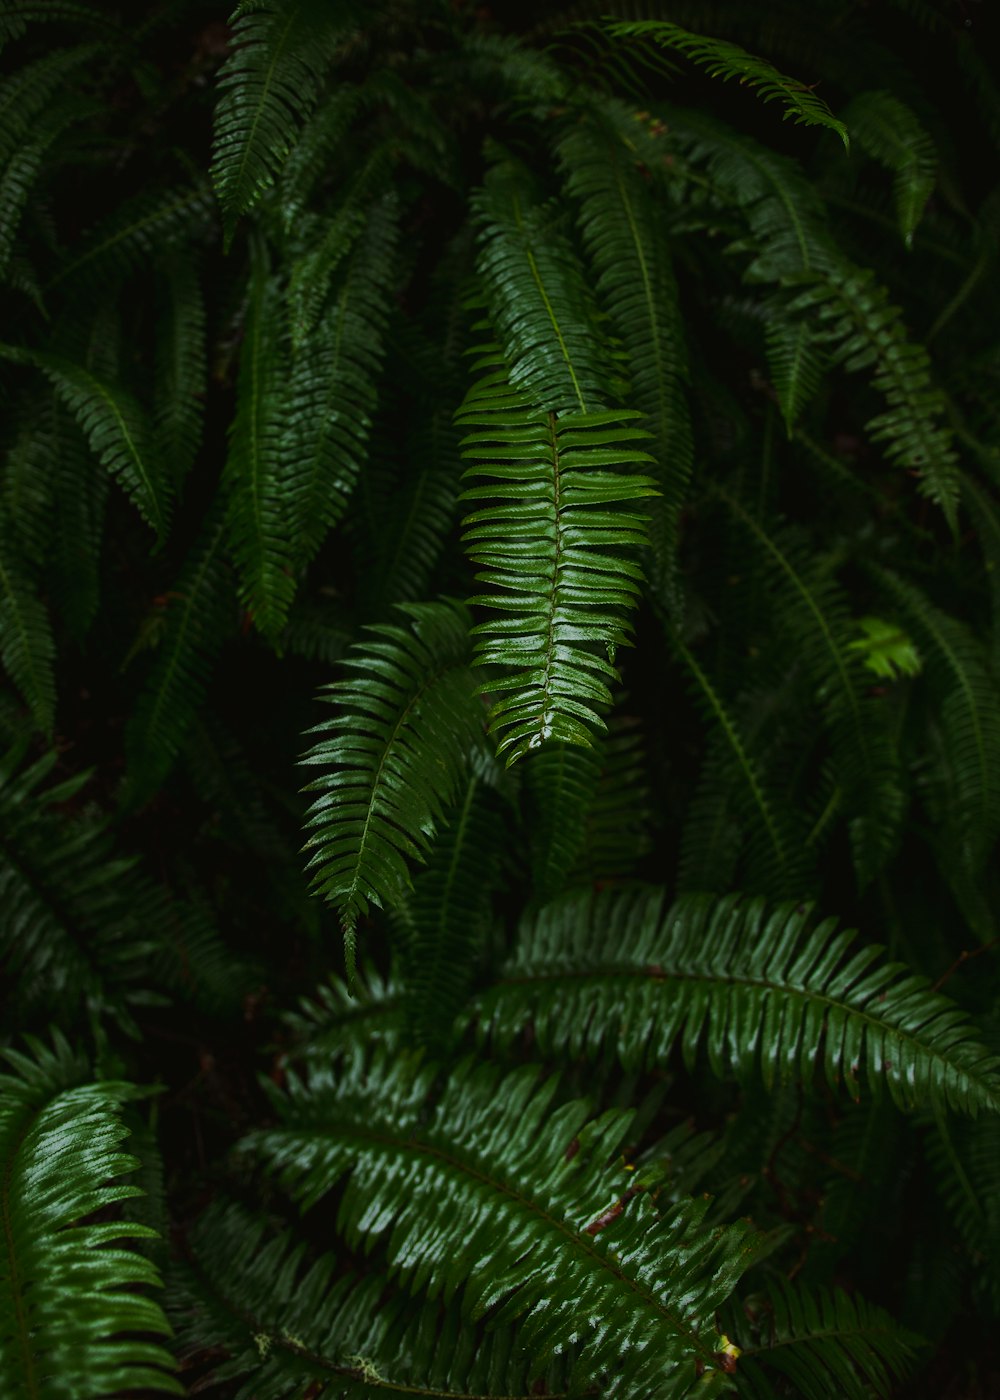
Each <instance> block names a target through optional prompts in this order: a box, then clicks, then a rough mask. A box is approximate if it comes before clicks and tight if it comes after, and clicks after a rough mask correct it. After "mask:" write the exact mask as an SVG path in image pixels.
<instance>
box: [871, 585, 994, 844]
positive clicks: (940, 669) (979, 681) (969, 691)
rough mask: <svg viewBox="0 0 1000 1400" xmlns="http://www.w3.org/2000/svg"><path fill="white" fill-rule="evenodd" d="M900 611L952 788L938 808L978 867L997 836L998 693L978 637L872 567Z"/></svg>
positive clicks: (909, 587) (912, 589)
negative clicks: (919, 657) (921, 669)
mask: <svg viewBox="0 0 1000 1400" xmlns="http://www.w3.org/2000/svg"><path fill="white" fill-rule="evenodd" d="M873 572H874V574H875V577H876V578H877V580H878V581H879V582H880V583H881V584H882V585H883V586H884V587H885V589H886V592H887V593H888V595H889V597H891V598H892V599H893V601H894V602H895V603H896V605H897V606H898V607H899V608H900V609H901V611H902V613H903V615H904V617H905V619H906V623H907V627H908V628H909V629H912V632H913V634H914V636H915V637H916V639H917V641H918V642H920V643H921V650H922V651H923V652H924V655H925V657H926V678H927V682H928V684H929V685H932V686H933V687H934V689H935V691H936V695H935V700H936V703H937V704H939V705H940V706H941V710H940V714H941V722H942V731H943V736H944V743H945V746H946V749H947V752H948V754H949V757H950V763H951V775H952V783H953V785H954V791H953V794H952V798H951V800H950V801H949V802H948V804H947V806H946V810H945V811H944V812H943V813H942V816H943V817H944V818H945V820H946V821H947V823H948V824H949V825H953V826H954V827H955V829H956V830H957V831H958V832H959V833H960V835H961V841H962V845H963V847H964V855H965V859H966V860H967V861H968V862H969V864H970V866H971V867H972V868H981V867H982V864H983V862H984V861H985V860H986V859H987V858H988V856H989V855H990V852H991V850H992V849H993V847H994V846H995V843H996V841H997V837H998V836H1000V699H998V696H997V685H996V681H995V679H994V678H993V676H992V674H991V673H990V670H989V667H988V664H987V661H986V657H985V654H984V652H983V649H982V647H981V646H980V644H979V641H978V639H977V638H976V637H975V636H974V635H973V634H972V632H971V631H970V629H969V628H968V627H967V626H966V624H965V623H963V622H959V621H958V619H957V618H953V617H949V616H948V614H947V613H945V612H943V611H942V610H941V609H940V608H938V607H935V605H934V604H933V603H931V602H930V601H929V599H928V598H926V597H925V596H924V594H923V593H922V592H921V591H920V590H919V589H918V588H917V587H916V586H915V585H914V584H912V583H910V582H908V581H907V580H905V579H903V578H901V577H900V576H899V575H897V574H895V573H892V572H891V571H890V570H888V569H881V568H879V569H877V570H873Z"/></svg>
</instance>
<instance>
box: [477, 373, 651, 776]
mask: <svg viewBox="0 0 1000 1400" xmlns="http://www.w3.org/2000/svg"><path fill="white" fill-rule="evenodd" d="M498 360H499V356H498V355H496V354H495V353H490V351H489V350H488V351H487V354H486V356H485V357H484V360H483V361H480V362H479V367H482V368H489V369H491V370H492V372H491V373H489V374H487V375H486V376H485V377H484V378H482V379H480V380H479V381H478V382H477V383H476V384H474V385H473V387H472V388H471V389H470V390H469V393H468V395H467V396H466V400H465V403H464V404H463V405H462V407H461V409H460V410H459V412H458V415H457V420H458V422H459V423H460V425H461V426H462V427H464V428H471V429H472V430H473V431H471V432H470V433H468V434H467V436H466V437H465V438H464V439H463V442H462V448H463V455H464V456H465V458H466V460H467V461H471V462H473V463H475V465H473V466H470V467H469V468H468V470H467V471H466V473H465V475H466V476H467V477H470V476H471V477H488V478H493V480H492V481H490V483H489V484H488V485H485V486H472V487H470V488H469V489H468V490H467V491H466V492H465V494H464V498H463V499H465V500H469V501H477V502H478V501H487V502H490V503H489V504H487V505H484V506H482V507H481V508H480V509H478V510H475V511H473V513H472V514H471V515H468V516H467V517H466V519H465V522H464V523H465V534H464V536H463V538H464V540H465V543H466V547H467V549H468V553H469V556H470V558H471V559H472V561H473V563H475V564H478V565H480V566H481V567H482V570H483V572H481V573H479V574H477V576H476V577H477V579H479V580H480V581H481V582H482V583H485V584H487V585H488V586H490V587H491V588H492V589H493V590H496V591H491V592H489V593H486V594H484V595H477V596H476V597H474V598H472V599H471V600H470V601H471V602H472V603H480V604H483V605H485V606H486V607H490V608H496V609H500V610H501V611H502V612H504V613H505V614H506V616H504V617H503V618H501V619H498V620H490V621H488V622H484V623H480V624H479V625H478V626H477V627H476V628H475V629H474V631H475V634H476V635H478V636H480V637H481V638H482V640H481V641H479V642H478V643H477V647H476V651H477V662H478V664H481V665H490V666H502V667H504V669H505V670H506V671H507V673H508V674H506V675H504V676H502V677H498V678H497V679H495V680H494V679H491V680H489V681H487V682H485V683H484V687H483V688H484V689H485V690H488V691H498V690H501V691H510V692H513V693H512V694H510V695H509V696H507V697H505V698H503V699H500V700H497V701H496V702H495V703H494V704H493V707H492V710H491V712H490V726H491V731H492V732H493V733H495V734H499V735H501V736H502V737H501V738H500V740H499V744H498V753H506V754H507V762H508V764H510V763H513V762H515V761H516V760H517V759H518V758H520V757H522V756H523V755H524V754H526V753H528V752H529V751H530V750H532V749H537V748H538V747H539V746H540V745H541V744H543V743H545V742H546V741H548V740H556V741H563V742H568V743H572V744H582V745H584V747H586V746H588V745H589V744H590V732H591V731H590V726H595V727H597V728H603V727H604V722H603V720H602V719H601V713H600V712H601V710H603V709H604V708H605V707H606V706H608V705H609V704H610V703H611V698H612V697H611V692H610V690H609V688H608V680H614V679H615V678H616V677H617V672H616V670H615V668H614V665H613V657H614V652H615V648H616V647H617V646H620V645H624V644H626V643H627V640H628V631H629V629H628V625H627V623H626V622H625V621H624V619H623V618H622V617H621V611H622V610H623V609H624V608H628V607H630V606H633V605H634V602H635V599H636V596H637V594H638V592H639V580H640V579H641V577H642V572H641V570H640V568H639V565H638V564H637V563H636V562H635V559H634V553H635V552H636V551H637V550H638V548H640V547H641V545H642V544H643V543H644V541H645V537H646V531H645V523H646V522H645V518H644V517H643V516H640V515H638V514H636V513H635V512H633V511H629V510H624V509H621V508H617V509H616V508H615V507H616V506H618V507H620V503H622V502H625V501H634V500H638V499H640V498H641V497H644V496H650V495H654V494H655V493H656V483H655V482H654V481H653V480H652V479H651V478H650V477H647V476H635V475H631V474H628V473H627V472H626V471H623V470H621V468H623V467H628V466H631V465H635V464H644V463H646V462H648V461H649V460H650V459H649V456H648V454H647V453H645V452H642V451H638V450H637V449H636V448H635V447H634V446H632V444H633V443H635V442H637V441H639V442H645V441H646V439H647V438H648V434H647V433H645V432H644V431H643V430H642V429H640V428H635V427H630V426H628V424H630V423H631V421H632V420H633V419H635V418H636V417H638V416H639V415H638V414H636V413H631V412H627V411H625V410H621V409H619V410H613V411H607V412H603V413H601V412H598V413H579V414H577V413H574V414H571V415H570V416H567V417H563V418H556V416H555V415H554V414H553V413H551V412H545V411H544V410H543V409H540V408H538V407H536V406H535V404H534V403H533V402H532V401H531V400H530V399H528V398H527V397H526V396H525V395H524V393H523V392H521V391H520V390H519V389H517V388H516V387H515V386H513V385H512V384H510V383H509V382H508V379H507V374H506V370H505V369H503V368H499V369H497V368H492V367H493V366H495V365H496V364H497V362H498ZM615 468H619V470H617V471H616V470H615ZM609 507H611V508H610V509H609ZM630 553H631V554H633V558H629V554H630ZM500 590H506V591H505V592H501V591H500ZM581 643H582V644H583V645H581ZM595 644H596V646H600V647H601V648H603V650H604V651H605V656H601V655H600V654H598V653H597V652H596V650H594V649H593V648H594V647H595ZM512 667H516V668H517V669H516V671H515V672H514V674H513V675H511V674H510V670H511V668H512Z"/></svg>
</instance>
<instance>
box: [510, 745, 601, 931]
mask: <svg viewBox="0 0 1000 1400" xmlns="http://www.w3.org/2000/svg"><path fill="white" fill-rule="evenodd" d="M603 748H604V740H603V737H602V738H600V739H596V740H595V741H594V742H593V744H592V746H591V747H590V748H586V749H585V748H582V747H581V746H580V745H579V744H567V743H555V744H552V743H550V744H546V745H545V746H544V747H543V748H542V749H541V750H540V751H539V752H537V753H533V754H531V755H530V756H529V757H528V758H527V759H526V760H525V764H524V786H525V796H526V798H527V803H528V831H529V836H530V841H529V849H530V855H531V874H532V879H531V883H532V890H533V892H534V895H535V898H536V899H537V900H538V901H539V902H540V903H542V904H544V903H545V902H546V900H549V899H552V898H553V896H555V895H557V894H560V893H561V892H562V891H563V889H565V887H566V884H567V882H568V878H569V875H570V872H571V871H572V870H573V867H574V866H575V864H576V862H577V859H578V857H579V855H580V852H581V850H582V849H583V843H584V838H585V835H586V829H587V814H588V811H589V809H590V806H591V803H592V802H593V800H594V797H595V795H596V793H597V784H598V781H599V779H600V774H601V760H602V758H603Z"/></svg>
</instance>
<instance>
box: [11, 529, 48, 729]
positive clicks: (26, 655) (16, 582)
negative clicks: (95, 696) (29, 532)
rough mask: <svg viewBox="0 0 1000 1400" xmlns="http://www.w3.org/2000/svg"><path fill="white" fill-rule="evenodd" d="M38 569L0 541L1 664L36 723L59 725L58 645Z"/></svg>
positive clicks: (45, 726)
mask: <svg viewBox="0 0 1000 1400" xmlns="http://www.w3.org/2000/svg"><path fill="white" fill-rule="evenodd" d="M34 572H35V570H34V569H32V567H31V566H30V565H29V564H28V563H27V562H26V561H25V560H24V559H23V558H21V557H19V552H18V551H17V549H16V546H15V547H12V546H11V544H10V543H9V542H8V541H7V540H6V539H3V538H2V537H0V663H2V664H3V668H4V670H5V671H6V672H7V674H8V676H9V677H10V679H11V680H12V681H13V682H14V684H15V685H16V686H17V688H18V690H19V691H20V693H21V694H22V695H23V697H24V699H25V700H26V701H27V703H28V705H29V706H30V709H31V713H32V716H33V718H34V721H35V724H36V725H37V726H38V728H39V729H41V730H42V731H43V732H44V733H47V734H48V733H51V731H52V726H53V724H54V722H55V707H56V684H55V674H54V670H53V664H54V661H55V650H56V649H55V642H54V641H53V638H52V626H51V623H50V621H49V615H48V611H47V609H46V607H45V604H44V602H43V601H42V599H41V598H40V597H39V596H38V589H37V585H36V583H35V580H34V578H33V577H32V574H33V573H34Z"/></svg>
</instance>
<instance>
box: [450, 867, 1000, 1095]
mask: <svg viewBox="0 0 1000 1400" xmlns="http://www.w3.org/2000/svg"><path fill="white" fill-rule="evenodd" d="M880 951H881V950H880V949H879V948H878V947H877V946H876V947H862V948H861V949H858V948H857V947H856V945H855V941H854V934H853V932H851V931H847V932H837V926H836V921H835V920H833V919H827V920H824V921H823V922H821V923H818V924H817V923H815V922H814V921H813V920H812V918H811V915H810V911H809V909H808V908H807V907H805V906H798V907H796V906H794V905H788V904H785V905H778V906H775V907H773V908H770V907H769V906H768V905H767V904H766V903H765V902H764V901H763V900H760V899H751V900H744V899H741V897H740V896H733V895H729V896H725V897H723V898H709V897H699V896H686V897H685V898H683V899H681V900H679V901H678V902H677V904H676V905H674V906H673V908H670V909H667V908H666V907H665V906H664V902H663V895H662V892H661V891H659V890H656V889H645V890H639V891H635V892H629V891H625V892H607V893H605V894H604V895H596V896H586V897H584V896H580V895H572V896H568V897H566V898H565V899H563V900H559V901H557V902H555V903H553V904H549V905H547V906H546V907H545V908H544V909H542V910H540V911H539V912H538V913H537V914H535V915H533V916H531V917H529V918H527V919H526V920H525V922H524V923H523V925H522V928H521V933H520V938H519V942H518V945H517V948H516V950H515V952H514V955H513V957H512V959H511V961H510V962H509V963H508V965H507V967H506V968H505V970H504V973H503V975H502V978H501V980H500V982H499V983H498V984H497V985H496V986H495V987H494V988H493V989H492V990H490V991H488V992H486V993H484V994H483V996H482V997H480V998H479V1001H478V1005H477V1010H476V1016H477V1019H478V1021H479V1023H480V1025H481V1028H482V1034H483V1035H484V1036H491V1037H493V1039H494V1040H496V1041H497V1042H498V1043H500V1044H506V1043H508V1042H509V1041H510V1040H511V1039H513V1037H515V1036H516V1035H517V1034H518V1033H519V1032H520V1030H521V1029H522V1028H523V1027H524V1025H525V1024H526V1023H527V1021H528V1020H530V1021H531V1022H532V1025H533V1026H534V1031H535V1035H536V1037H537V1041H538V1045H539V1048H540V1049H541V1050H542V1051H543V1053H553V1052H556V1053H560V1054H569V1055H571V1056H576V1055H579V1054H588V1055H591V1056H597V1055H608V1054H613V1055H617V1056H618V1058H619V1059H620V1060H621V1061H622V1063H623V1064H624V1065H626V1066H638V1065H643V1064H649V1065H653V1064H656V1065H664V1064H665V1063H666V1061H667V1057H668V1055H669V1054H670V1051H671V1048H672V1046H673V1045H674V1043H675V1041H679V1043H680V1044H681V1047H682V1048H683V1050H684V1053H685V1056H686V1057H687V1058H688V1060H689V1061H690V1060H691V1059H693V1057H694V1055H695V1054H696V1052H697V1050H698V1048H699V1045H700V1044H701V1043H702V1042H703V1041H704V1046H705V1050H706V1053H707V1055H708V1060H709V1063H710V1065H711V1067H712V1069H713V1071H714V1072H715V1073H716V1074H719V1075H723V1074H729V1073H734V1074H736V1075H737V1076H739V1077H741V1078H743V1077H746V1076H748V1075H755V1074H756V1073H758V1072H759V1073H760V1074H761V1075H762V1076H763V1078H764V1082H765V1083H766V1084H767V1085H769V1086H770V1085H773V1084H775V1083H781V1082H783V1081H786V1080H790V1079H796V1078H799V1077H804V1076H811V1075H812V1073H813V1071H814V1070H815V1069H816V1068H817V1067H821V1068H822V1069H823V1072H824V1074H825V1077H826V1079H827V1081H828V1082H829V1084H830V1085H831V1087H837V1086H838V1085H840V1084H841V1083H843V1082H846V1083H847V1084H848V1086H849V1087H850V1089H851V1092H852V1094H854V1095H856V1094H857V1092H858V1088H859V1087H860V1085H861V1083H862V1082H863V1081H867V1083H868V1085H869V1087H870V1088H871V1089H872V1090H873V1091H875V1090H877V1089H878V1087H879V1086H880V1085H881V1084H884V1085H886V1086H887V1087H888V1089H889V1092H890V1093H891V1095H892V1097H893V1099H894V1100H895V1101H896V1103H898V1104H899V1105H900V1106H901V1107H907V1108H908V1107H912V1106H914V1105H915V1104H919V1103H939V1104H941V1105H942V1106H943V1105H946V1104H947V1105H950V1106H952V1107H954V1108H960V1109H964V1110H966V1111H967V1112H970V1113H976V1112H977V1111H978V1110H979V1109H982V1108H991V1109H994V1110H995V1109H996V1108H997V1106H998V1104H1000V1076H998V1062H997V1061H996V1059H995V1058H994V1057H993V1056H992V1055H990V1054H989V1053H988V1051H987V1050H986V1049H985V1048H984V1047H983V1046H982V1045H981V1044H979V1042H978V1041H976V1040H975V1039H974V1036H973V1031H972V1029H971V1027H970V1026H969V1023H968V1020H967V1018H966V1016H965V1015H964V1013H963V1012H961V1011H960V1010H959V1009H958V1008H957V1007H956V1006H955V1004H954V1003H953V1002H951V1001H949V1000H948V999H947V998H946V997H944V996H941V995H940V994H939V993H936V992H934V991H932V990H931V988H930V984H929V983H928V981H927V980H926V979H925V978H922V977H916V976H913V975H910V974H908V972H907V970H906V969H905V968H903V967H901V966H900V964H898V963H883V962H882V961H881V960H880V958H879V953H880Z"/></svg>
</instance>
